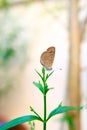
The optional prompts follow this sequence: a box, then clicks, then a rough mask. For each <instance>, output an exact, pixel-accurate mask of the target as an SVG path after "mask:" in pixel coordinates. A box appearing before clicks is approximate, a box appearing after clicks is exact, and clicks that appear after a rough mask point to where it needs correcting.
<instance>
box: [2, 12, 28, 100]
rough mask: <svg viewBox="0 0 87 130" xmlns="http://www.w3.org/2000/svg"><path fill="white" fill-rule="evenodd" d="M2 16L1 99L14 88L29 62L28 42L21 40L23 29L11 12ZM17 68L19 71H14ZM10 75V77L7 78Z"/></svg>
mask: <svg viewBox="0 0 87 130" xmlns="http://www.w3.org/2000/svg"><path fill="white" fill-rule="evenodd" d="M1 13H2V15H0V78H1V80H0V98H1V97H3V96H6V95H7V94H8V93H9V92H10V90H12V89H13V87H14V82H15V81H17V79H18V77H17V75H18V74H19V73H20V70H21V72H22V70H23V67H24V66H25V65H26V61H27V60H28V56H27V44H26V43H27V42H26V41H25V39H22V40H21V38H20V37H21V33H22V32H23V28H22V27H20V25H18V23H17V22H16V21H15V19H14V18H13V17H12V16H11V14H10V12H9V10H6V11H3V12H1ZM15 68H16V70H17V71H15V72H14V71H13V70H14V69H15ZM6 75H8V76H6Z"/></svg>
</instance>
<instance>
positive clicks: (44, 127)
mask: <svg viewBox="0 0 87 130" xmlns="http://www.w3.org/2000/svg"><path fill="white" fill-rule="evenodd" d="M43 130H46V94H44V122H43Z"/></svg>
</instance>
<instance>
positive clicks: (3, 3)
mask: <svg viewBox="0 0 87 130" xmlns="http://www.w3.org/2000/svg"><path fill="white" fill-rule="evenodd" d="M7 7H8V1H7V0H0V8H1V9H3V8H7Z"/></svg>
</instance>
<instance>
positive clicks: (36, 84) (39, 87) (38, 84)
mask: <svg viewBox="0 0 87 130" xmlns="http://www.w3.org/2000/svg"><path fill="white" fill-rule="evenodd" d="M33 84H34V85H35V86H36V87H37V88H38V89H39V90H40V91H41V92H42V93H44V88H43V86H42V85H41V84H40V83H37V82H33Z"/></svg>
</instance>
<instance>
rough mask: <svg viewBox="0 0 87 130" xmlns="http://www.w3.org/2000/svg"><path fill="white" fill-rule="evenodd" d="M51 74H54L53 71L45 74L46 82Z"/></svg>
mask: <svg viewBox="0 0 87 130" xmlns="http://www.w3.org/2000/svg"><path fill="white" fill-rule="evenodd" d="M53 72H54V71H52V72H51V73H50V74H47V75H46V81H47V79H48V78H49V77H50V76H51V75H52V74H53Z"/></svg>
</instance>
